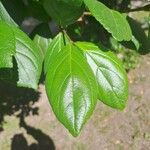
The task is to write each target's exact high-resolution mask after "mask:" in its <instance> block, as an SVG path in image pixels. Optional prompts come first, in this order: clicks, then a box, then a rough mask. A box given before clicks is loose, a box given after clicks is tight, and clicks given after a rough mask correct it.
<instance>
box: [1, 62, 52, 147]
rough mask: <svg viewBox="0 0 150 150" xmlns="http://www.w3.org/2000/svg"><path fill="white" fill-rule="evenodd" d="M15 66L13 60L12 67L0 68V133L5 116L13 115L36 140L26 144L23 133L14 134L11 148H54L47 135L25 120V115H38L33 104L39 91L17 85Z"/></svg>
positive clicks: (37, 109)
mask: <svg viewBox="0 0 150 150" xmlns="http://www.w3.org/2000/svg"><path fill="white" fill-rule="evenodd" d="M16 67H17V66H16V64H15V61H14V67H13V68H11V69H8V68H1V69H0V133H1V132H3V131H4V123H6V120H5V116H15V117H16V118H18V119H19V122H20V127H23V128H24V129H25V130H26V132H27V133H28V134H29V135H31V136H32V137H33V138H34V139H35V140H36V141H37V142H36V143H34V144H32V145H27V139H26V138H25V137H24V135H22V134H16V135H14V137H13V139H12V144H11V149H12V150H20V148H21V149H23V150H28V149H29V150H54V149H55V146H54V143H53V141H52V139H51V138H50V137H49V135H47V134H45V133H44V132H42V131H41V130H40V129H35V128H34V127H31V126H29V125H27V124H26V122H25V118H26V117H27V116H30V115H32V116H34V115H39V107H35V106H34V107H33V105H34V104H35V103H37V102H38V101H39V98H40V92H38V91H35V90H33V89H29V88H19V87H17V81H18V73H17V68H16ZM33 119H34V118H33Z"/></svg>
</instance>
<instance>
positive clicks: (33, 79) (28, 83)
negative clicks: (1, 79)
mask: <svg viewBox="0 0 150 150" xmlns="http://www.w3.org/2000/svg"><path fill="white" fill-rule="evenodd" d="M0 35H1V38H0V68H4V67H5V68H8V67H9V68H10V67H13V60H12V58H15V60H16V63H17V68H18V81H17V85H18V86H23V87H29V88H34V89H37V86H38V82H39V78H40V74H41V67H42V57H41V53H40V51H39V49H38V47H36V46H35V45H34V43H33V42H32V40H30V39H29V38H28V36H27V35H25V34H24V33H23V32H22V31H21V30H19V29H18V28H16V27H12V26H9V25H8V24H6V23H3V22H0ZM40 60H41V61H40ZM5 63H6V64H5Z"/></svg>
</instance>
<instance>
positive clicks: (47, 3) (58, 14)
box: [43, 0, 84, 27]
mask: <svg viewBox="0 0 150 150" xmlns="http://www.w3.org/2000/svg"><path fill="white" fill-rule="evenodd" d="M43 5H44V8H45V10H46V11H47V13H48V14H49V15H50V16H51V17H52V18H53V19H54V20H55V21H56V22H57V23H58V24H59V25H61V26H63V27H66V26H67V25H69V24H72V23H74V22H75V21H76V20H77V19H78V18H79V17H80V16H81V15H82V13H83V10H84V5H83V0H44V3H43Z"/></svg>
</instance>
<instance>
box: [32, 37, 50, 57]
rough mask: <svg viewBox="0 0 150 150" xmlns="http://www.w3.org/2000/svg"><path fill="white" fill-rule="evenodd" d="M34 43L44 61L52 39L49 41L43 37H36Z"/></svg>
mask: <svg viewBox="0 0 150 150" xmlns="http://www.w3.org/2000/svg"><path fill="white" fill-rule="evenodd" d="M33 41H34V43H35V44H36V45H37V46H38V47H39V49H40V51H41V54H42V58H43V59H44V57H45V54H46V52H47V49H48V46H49V44H50V43H51V42H52V39H47V38H44V37H42V36H39V35H36V36H35V37H34V40H33Z"/></svg>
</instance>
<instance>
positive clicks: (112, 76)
mask: <svg viewBox="0 0 150 150" xmlns="http://www.w3.org/2000/svg"><path fill="white" fill-rule="evenodd" d="M76 45H77V46H78V47H79V48H80V49H82V50H83V52H84V53H85V56H86V58H87V61H88V63H89V65H90V66H91V68H92V70H93V73H94V74H95V77H96V80H97V83H98V91H99V92H98V94H99V96H98V98H99V99H100V100H101V101H102V102H104V103H105V104H107V105H109V106H111V107H113V108H117V109H121V110H122V109H124V107H125V105H126V101H127V99H128V80H127V74H126V72H125V70H124V68H123V66H122V63H121V61H120V60H119V59H118V58H117V57H116V56H115V55H114V54H113V53H112V52H110V51H102V50H100V49H99V47H97V46H95V45H94V44H92V43H87V42H77V43H76Z"/></svg>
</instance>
